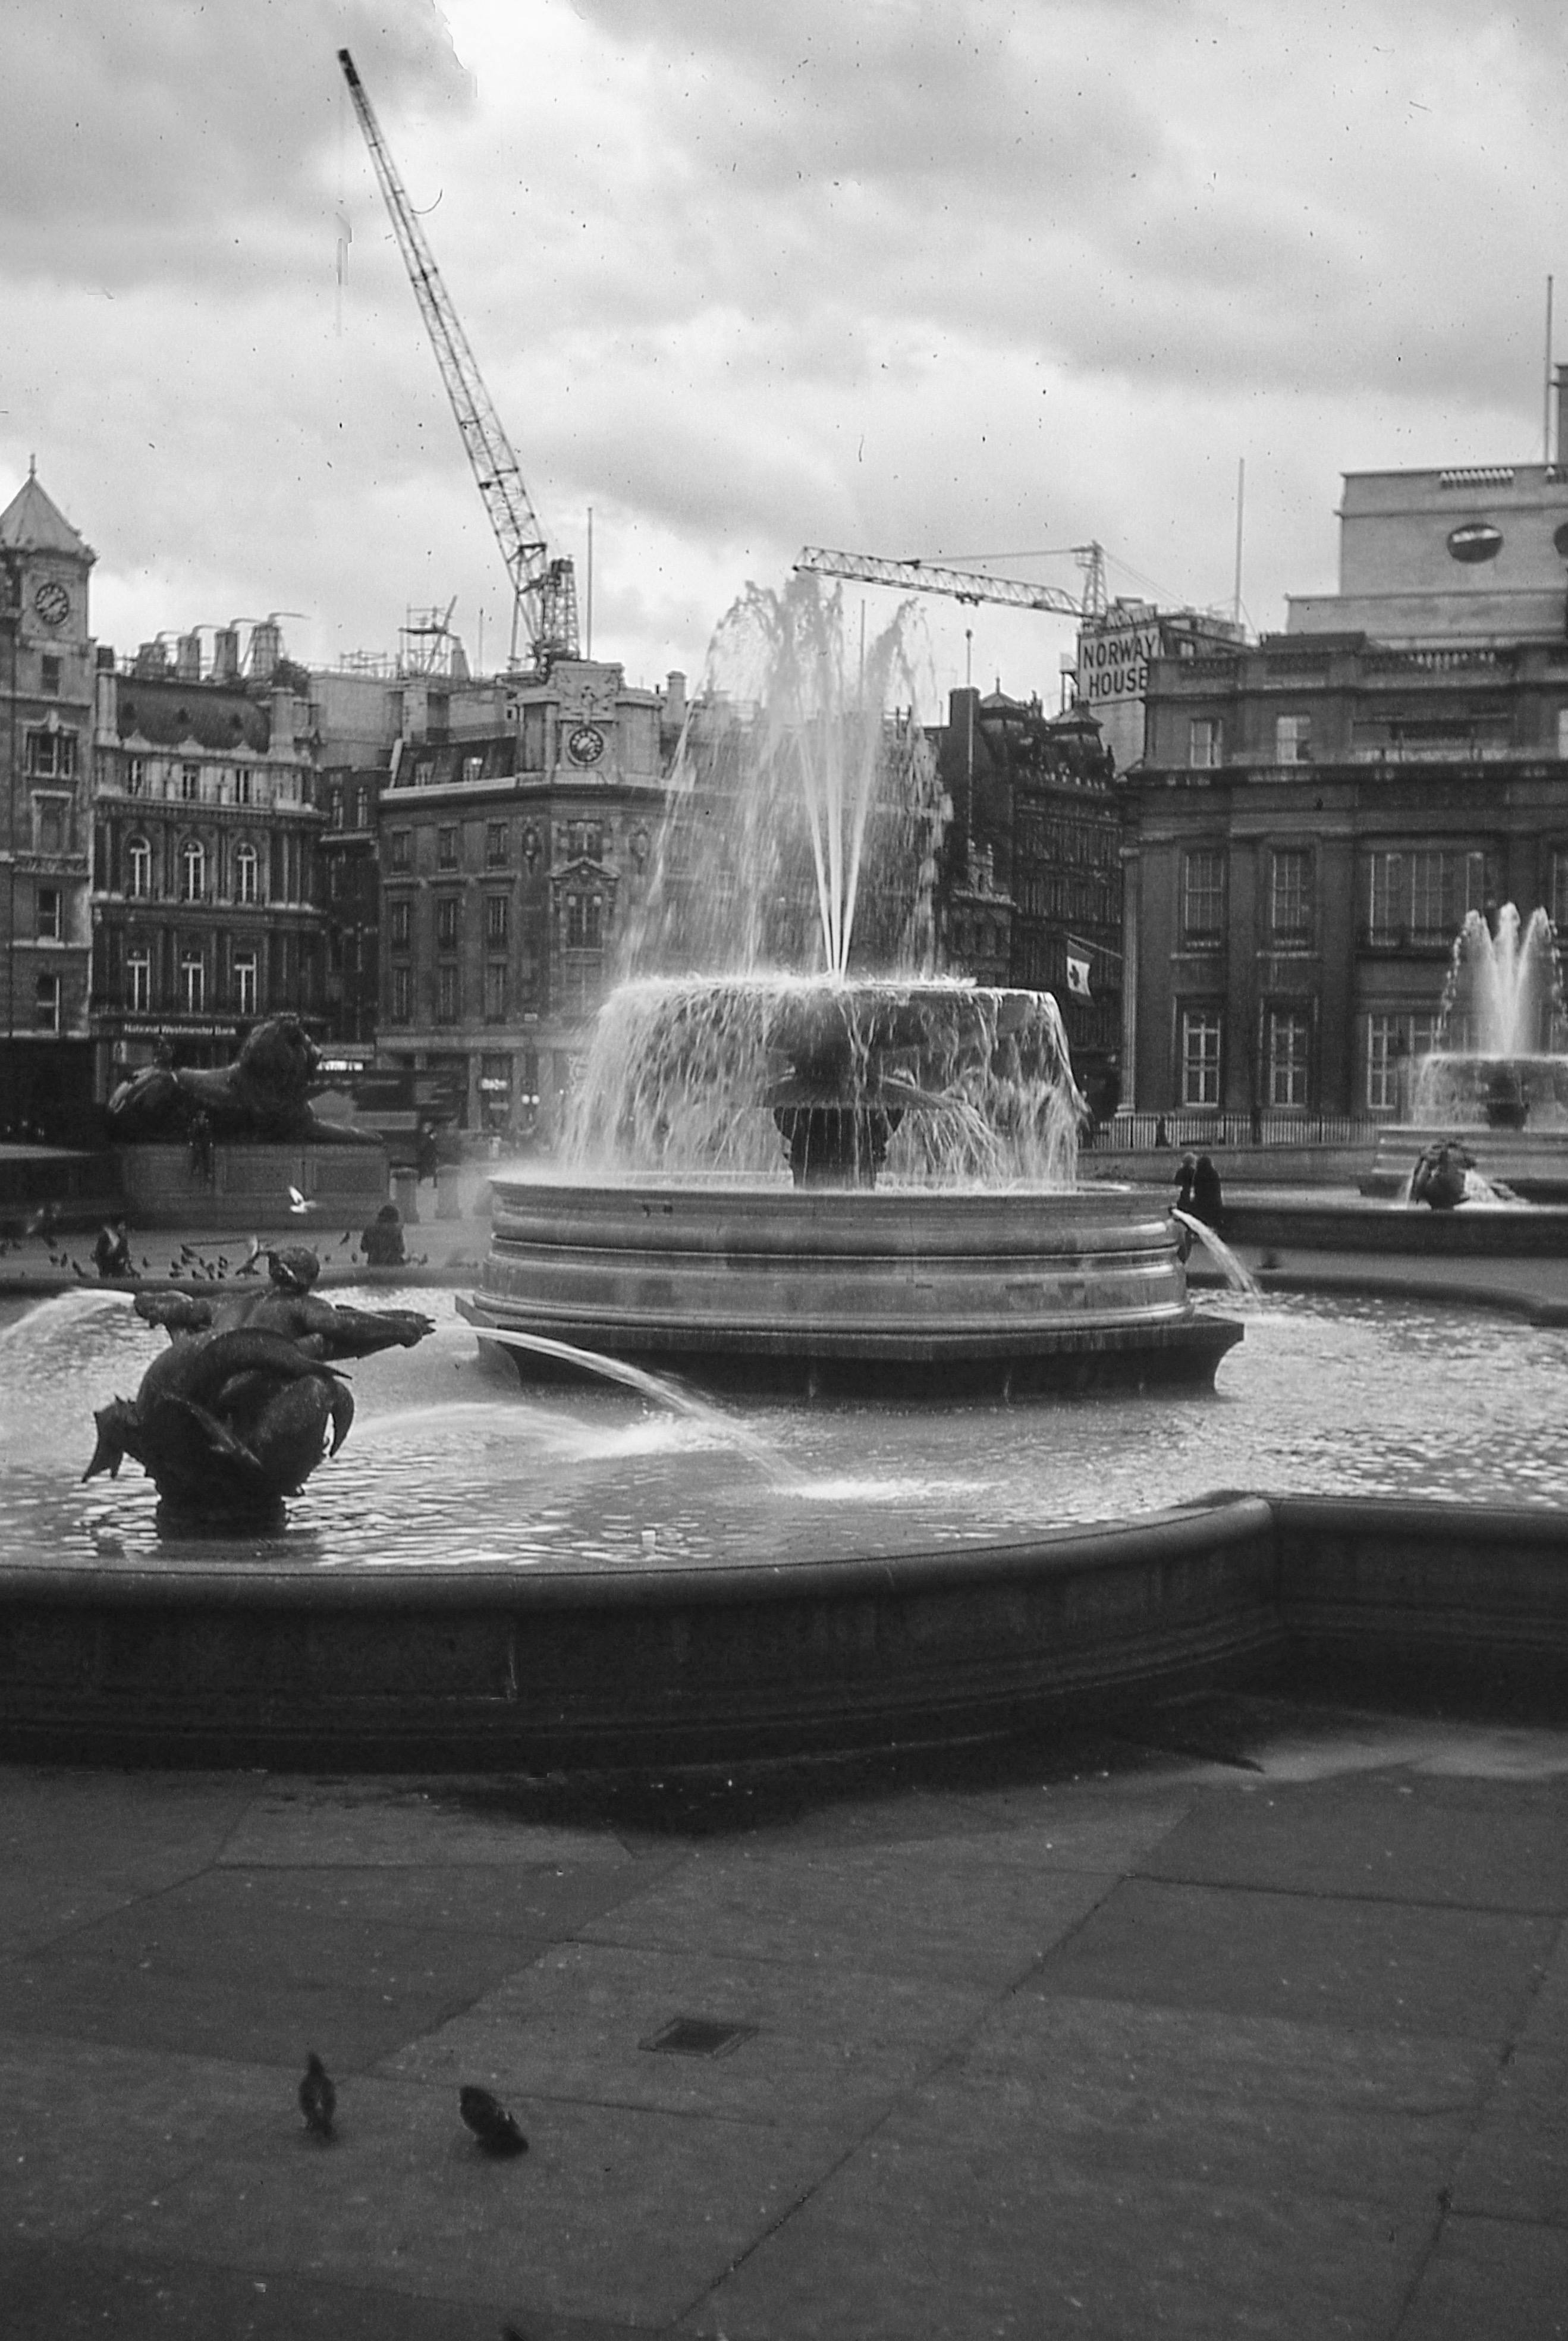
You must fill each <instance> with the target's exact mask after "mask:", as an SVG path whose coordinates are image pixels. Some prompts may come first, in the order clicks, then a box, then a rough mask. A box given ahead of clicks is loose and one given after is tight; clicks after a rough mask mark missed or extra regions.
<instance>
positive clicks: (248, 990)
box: [234, 951, 256, 1016]
mask: <svg viewBox="0 0 1568 2341" xmlns="http://www.w3.org/2000/svg"><path fill="white" fill-rule="evenodd" d="M234 1011H235V1013H236V1014H237V1015H240V1016H253V1015H254V1014H255V1012H256V955H255V952H254V951H246V952H245V953H244V955H243V957H242V958H239V959H236V960H235V961H234Z"/></svg>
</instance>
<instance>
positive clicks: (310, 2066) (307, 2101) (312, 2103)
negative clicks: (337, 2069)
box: [300, 2049, 338, 2144]
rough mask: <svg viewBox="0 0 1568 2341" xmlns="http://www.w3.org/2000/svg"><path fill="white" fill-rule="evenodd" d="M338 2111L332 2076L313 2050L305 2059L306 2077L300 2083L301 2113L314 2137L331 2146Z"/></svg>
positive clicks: (336, 2094)
mask: <svg viewBox="0 0 1568 2341" xmlns="http://www.w3.org/2000/svg"><path fill="white" fill-rule="evenodd" d="M337 2109H338V2093H337V2091H336V2090H335V2089H334V2088H333V2087H332V2075H331V2074H330V2073H329V2072H328V2071H327V2068H326V2067H325V2066H324V2065H323V2063H322V2060H321V2058H320V2057H318V2056H317V2055H316V2052H315V2050H314V2049H312V2050H311V2053H310V2055H309V2056H308V2057H306V2059H305V2077H304V2079H303V2081H302V2082H301V2083H300V2111H301V2113H303V2116H304V2117H305V2127H306V2128H307V2129H308V2130H309V2131H310V2132H311V2134H312V2136H313V2137H319V2138H321V2139H322V2140H323V2143H327V2144H330V2142H331V2139H332V2116H333V2115H334V2114H335V2113H336V2111H337Z"/></svg>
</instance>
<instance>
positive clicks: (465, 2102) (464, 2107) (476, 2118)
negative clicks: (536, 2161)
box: [457, 2082, 528, 2155]
mask: <svg viewBox="0 0 1568 2341" xmlns="http://www.w3.org/2000/svg"><path fill="white" fill-rule="evenodd" d="M457 2102H458V2110H459V2112H460V2113H461V2116H462V2118H463V2121H464V2123H465V2125H466V2126H467V2127H468V2128H470V2129H471V2131H472V2132H473V2134H474V2136H475V2137H476V2138H478V2140H479V2142H480V2144H481V2147H483V2148H484V2150H485V2152H486V2154H496V2155H501V2154H526V2153H527V2152H528V2140H527V2138H525V2137H524V2136H523V2134H522V2132H521V2130H520V2129H519V2127H518V2126H517V2123H516V2121H515V2120H514V2118H513V2117H512V2116H511V2114H509V2113H508V2112H507V2110H506V2107H504V2106H503V2105H502V2104H501V2102H500V2100H499V2099H498V2098H496V2097H491V2094H490V2091H489V2090H488V2089H479V2088H475V2087H473V2085H472V2083H471V2082H465V2083H464V2085H463V2087H461V2089H460V2090H459V2092H458V2100H457Z"/></svg>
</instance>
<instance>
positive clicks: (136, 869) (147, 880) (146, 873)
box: [125, 837, 153, 897]
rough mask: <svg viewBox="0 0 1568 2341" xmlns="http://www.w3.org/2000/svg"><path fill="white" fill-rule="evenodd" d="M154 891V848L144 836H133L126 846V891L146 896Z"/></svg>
mask: <svg viewBox="0 0 1568 2341" xmlns="http://www.w3.org/2000/svg"><path fill="white" fill-rule="evenodd" d="M152 891H153V849H152V847H151V846H150V845H149V844H148V842H147V841H146V839H145V838H144V837H133V838H132V839H130V840H129V842H127V844H126V847H125V892H126V893H127V894H134V895H137V896H139V897H145V896H146V895H148V894H150V893H151V892H152Z"/></svg>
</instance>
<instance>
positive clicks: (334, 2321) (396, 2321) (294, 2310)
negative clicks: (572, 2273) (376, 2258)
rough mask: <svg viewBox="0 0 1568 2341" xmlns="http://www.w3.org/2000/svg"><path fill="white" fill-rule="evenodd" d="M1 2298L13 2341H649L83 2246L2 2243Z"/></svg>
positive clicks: (619, 2328)
mask: <svg viewBox="0 0 1568 2341" xmlns="http://www.w3.org/2000/svg"><path fill="white" fill-rule="evenodd" d="M0 2298H3V2299H4V2300H5V2304H6V2306H5V2316H6V2318H7V2324H6V2331H7V2333H8V2335H9V2336H11V2341H102V2336H104V2335H105V2334H108V2335H112V2336H114V2341H481V2336H482V2341H491V2336H494V2335H495V2334H496V2333H498V2332H499V2331H500V2329H501V2320H502V2318H503V2317H504V2318H505V2319H506V2321H507V2322H509V2323H513V2322H515V2328H516V2329H518V2330H522V2329H524V2328H526V2332H527V2335H528V2341H647V2328H646V2327H645V2326H643V2327H633V2326H629V2325H621V2324H615V2325H609V2324H605V2323H604V2322H602V2321H601V2320H600V2319H599V2318H597V2317H595V2318H591V2319H580V2318H577V2317H570V2318H569V2317H561V2316H551V2315H550V2314H548V2313H544V2312H541V2311H540V2310H539V2309H537V2308H535V2307H534V2306H532V2305H531V2304H530V2305H529V2306H527V2307H524V2306H522V2305H521V2304H520V2303H518V2302H515V2301H502V2300H498V2301H496V2302H495V2303H494V2305H493V2313H492V2314H491V2316H488V2317H486V2318H485V2320H484V2322H483V2323H482V2324H481V2322H480V2321H479V2319H480V2317H481V2316H482V2315H483V2312H482V2311H478V2310H476V2309H475V2307H474V2305H473V2303H472V2302H471V2301H451V2300H426V2299H421V2298H419V2297H417V2296H413V2295H410V2294H407V2293H397V2292H390V2291H388V2290H386V2289H385V2288H384V2287H382V2286H362V2285H342V2284H332V2283H322V2282H313V2281H312V2280H311V2279H309V2278H308V2277H301V2276H280V2275H278V2274H276V2273H275V2272H273V2273H271V2274H268V2275H266V2276H252V2275H250V2274H249V2273H248V2272H246V2271H245V2270H243V2269H241V2268H225V2267H211V2266H204V2265H203V2264H202V2263H201V2262H199V2261H190V2260H160V2259H145V2258H139V2257H137V2258H132V2257H127V2256H125V2255H124V2254H120V2253H114V2252H109V2251H99V2250H94V2249H82V2248H81V2247H78V2248H77V2249H76V2250H75V2251H74V2252H73V2254H72V2255H71V2257H70V2259H69V2261H68V2262H65V2263H63V2262H62V2259H61V2256H60V2255H59V2254H58V2253H55V2252H50V2251H47V2250H45V2249H41V2248H39V2247H38V2246H26V2245H6V2244H4V2243H0Z"/></svg>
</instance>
